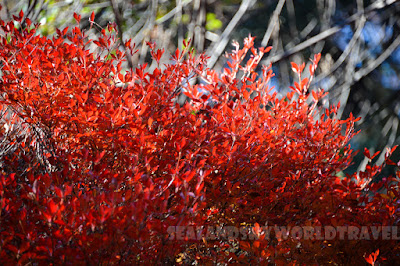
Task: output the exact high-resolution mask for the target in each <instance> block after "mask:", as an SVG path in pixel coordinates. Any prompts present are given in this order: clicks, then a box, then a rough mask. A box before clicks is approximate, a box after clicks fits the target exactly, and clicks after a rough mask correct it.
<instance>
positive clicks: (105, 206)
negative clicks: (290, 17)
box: [0, 12, 400, 264]
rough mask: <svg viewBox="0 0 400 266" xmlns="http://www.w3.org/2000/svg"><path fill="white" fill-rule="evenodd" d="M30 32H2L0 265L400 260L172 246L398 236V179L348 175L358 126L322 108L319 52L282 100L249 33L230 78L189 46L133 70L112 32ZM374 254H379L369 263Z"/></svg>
mask: <svg viewBox="0 0 400 266" xmlns="http://www.w3.org/2000/svg"><path fill="white" fill-rule="evenodd" d="M75 18H76V20H77V21H78V22H79V20H80V16H77V15H76V16H75ZM22 20H23V13H22V12H21V13H20V16H19V17H15V21H12V22H8V23H6V22H4V21H1V22H0V23H1V30H2V31H3V33H2V34H1V37H0V45H1V48H0V61H1V62H0V65H1V79H0V92H1V98H0V103H1V108H2V121H1V129H0V132H1V141H2V143H1V149H2V152H3V154H2V155H1V156H2V157H1V158H2V159H1V165H0V167H1V172H0V261H1V262H2V263H5V264H16V263H18V264H27V263H36V262H38V263H40V264H49V263H53V264H63V263H66V264H76V263H80V264H82V263H87V264H99V263H102V264H103V263H110V264H114V263H122V264H128V263H139V262H146V263H149V262H154V263H156V262H158V263H178V262H190V261H192V262H193V261H195V260H197V261H198V262H201V263H204V262H214V263H215V262H226V261H230V262H242V263H244V262H247V263H251V262H253V263H268V262H269V263H275V264H279V263H286V264H287V263H290V264H296V263H319V264H326V263H328V262H329V263H330V262H336V263H338V264H350V263H356V264H359V263H360V261H364V258H366V260H367V261H368V262H370V263H371V262H372V263H374V262H375V260H378V261H379V260H381V259H382V260H383V259H387V260H388V261H394V260H397V261H398V260H399V257H398V254H400V253H399V250H398V243H397V242H396V241H395V240H367V241H344V240H339V239H334V240H329V241H321V240H298V239H292V238H288V239H285V240H282V239H278V238H276V237H275V238H274V237H272V238H270V239H265V237H263V235H259V237H258V238H257V239H252V240H241V239H235V240H233V241H229V240H226V239H225V240H220V239H216V240H214V241H210V240H207V239H205V238H203V239H202V241H199V240H196V241H194V240H193V241H191V240H187V241H182V240H177V239H172V238H171V237H170V235H169V234H168V228H169V226H177V225H191V226H193V225H194V226H217V225H219V226H223V225H229V226H236V227H239V226H242V225H250V226H254V229H255V230H254V231H255V232H256V231H257V228H259V225H260V224H262V225H264V224H276V225H285V226H296V225H300V226H321V225H322V226H323V225H332V226H338V225H347V226H350V225H353V226H362V225H363V226H370V225H388V226H394V225H397V223H398V217H399V209H398V198H399V189H398V178H399V177H400V174H399V173H398V175H397V178H384V179H383V180H382V181H381V182H378V183H376V182H375V183H372V182H371V180H372V178H373V177H374V176H376V174H378V173H379V172H380V170H381V169H382V167H383V166H373V165H372V164H369V165H368V166H367V169H366V170H365V171H364V172H360V173H355V174H354V175H348V176H345V177H339V176H338V173H339V172H341V171H342V170H343V169H345V168H347V167H348V166H349V165H350V163H351V160H352V157H353V155H354V154H353V153H354V152H353V151H352V149H351V148H350V146H349V144H348V143H349V140H350V139H351V138H352V137H353V136H354V134H355V132H354V130H353V128H354V123H355V122H356V121H357V119H355V118H354V117H352V116H351V117H350V118H348V119H346V120H338V119H336V118H335V113H336V111H337V107H332V108H330V109H328V110H325V109H322V108H321V107H318V102H319V101H320V100H321V99H322V97H324V96H325V93H324V92H323V91H311V94H310V95H309V94H308V92H309V86H310V83H311V79H312V76H313V74H314V71H315V69H316V67H317V63H318V61H319V60H320V55H316V56H315V57H314V58H313V60H312V61H311V63H310V67H309V73H310V78H304V79H303V78H302V76H301V75H302V71H303V69H304V68H305V65H304V64H302V65H300V66H299V65H297V64H295V63H292V68H293V70H294V71H295V72H296V73H297V75H298V78H299V81H298V82H295V86H294V87H292V92H290V93H288V94H287V95H286V96H285V97H283V98H279V97H277V95H276V94H272V93H271V88H269V86H268V82H269V80H270V78H271V77H272V75H273V73H272V71H271V69H270V67H262V69H261V71H260V72H257V70H258V68H257V66H258V63H259V62H260V60H261V58H262V56H263V54H264V53H266V52H268V51H269V48H268V49H263V48H260V49H258V50H257V49H255V48H254V38H253V37H251V36H249V37H248V38H246V39H245V42H244V47H243V48H240V47H239V44H237V43H234V47H235V49H234V50H233V51H232V53H230V54H228V55H227V57H228V65H229V68H226V69H224V71H223V73H221V74H219V73H218V72H216V71H214V70H212V69H208V68H207V65H206V59H207V58H206V56H204V55H200V56H198V57H196V56H195V55H194V54H193V53H192V52H190V51H189V48H188V47H189V45H188V44H185V46H184V47H186V48H184V50H183V51H179V50H176V52H175V53H174V55H173V56H172V57H171V61H172V63H171V64H167V65H164V66H160V65H159V62H160V58H161V55H162V54H163V51H161V50H157V49H156V48H155V44H152V43H149V46H150V48H151V50H152V52H151V55H152V57H153V60H154V62H153V66H155V68H154V70H152V71H151V72H150V71H148V67H147V65H140V66H137V67H136V68H135V69H132V70H130V71H126V72H125V71H124V70H122V67H121V65H122V63H123V61H124V60H125V57H126V54H125V53H124V52H121V51H120V50H119V49H118V39H117V37H116V30H115V28H114V26H113V25H110V26H108V28H107V29H104V30H103V31H102V36H101V37H100V38H99V39H98V40H88V39H87V37H86V35H85V33H84V32H82V31H81V30H80V28H79V27H75V28H74V29H72V31H71V32H70V31H68V29H64V30H58V31H57V36H55V37H53V38H51V39H50V38H47V37H42V36H39V35H37V33H36V31H37V28H38V25H31V23H30V21H29V20H28V19H26V20H24V23H20V24H18V23H17V22H22ZM21 24H23V25H21ZM125 46H126V51H127V52H129V53H131V54H132V53H134V46H132V45H131V44H130V41H127V42H126V43H125ZM93 47H95V48H94V49H93ZM89 48H91V50H90V49H89ZM249 53H250V59H249V60H247V62H246V63H245V64H244V66H243V65H242V62H243V60H244V59H245V57H246V55H247V54H249ZM195 78H201V79H202V80H203V81H204V83H202V84H193V82H192V80H194V79H195ZM180 93H184V94H185V95H186V96H187V97H188V99H189V100H188V101H187V102H186V103H185V104H184V105H183V106H180V105H179V104H177V101H176V98H177V96H178V95H179V94H180ZM391 152H393V150H391V151H388V152H387V154H386V161H385V163H386V164H387V163H389V164H393V162H392V161H390V159H388V158H389V156H390V154H391ZM365 155H366V156H367V157H368V158H370V159H371V160H372V159H373V158H372V157H374V156H376V154H375V155H373V156H370V154H369V152H368V151H365ZM377 249H379V250H380V257H379V258H376V257H377V255H378V254H377V253H373V254H374V255H373V256H374V257H371V256H369V257H367V254H370V253H371V252H373V251H375V250H377ZM378 252H379V251H378ZM375 255H376V256H375Z"/></svg>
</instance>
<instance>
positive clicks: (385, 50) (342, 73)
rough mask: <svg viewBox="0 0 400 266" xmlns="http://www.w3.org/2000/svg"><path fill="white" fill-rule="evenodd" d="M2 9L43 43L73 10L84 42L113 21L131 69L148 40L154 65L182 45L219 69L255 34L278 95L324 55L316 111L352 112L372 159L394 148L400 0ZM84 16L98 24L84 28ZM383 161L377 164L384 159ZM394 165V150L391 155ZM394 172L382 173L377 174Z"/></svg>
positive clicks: (145, 56) (52, 4) (399, 136)
mask: <svg viewBox="0 0 400 266" xmlns="http://www.w3.org/2000/svg"><path fill="white" fill-rule="evenodd" d="M0 4H1V5H2V6H3V9H2V10H1V13H0V16H1V18H2V19H3V20H10V19H12V15H16V14H17V13H18V12H19V11H20V10H21V9H22V10H23V11H24V13H25V15H26V16H28V17H29V18H30V19H31V20H32V21H34V22H39V23H41V25H42V26H41V27H40V33H41V34H43V35H49V36H51V35H53V34H55V29H56V28H64V27H67V26H74V25H76V22H75V20H74V18H73V13H74V12H76V13H79V14H81V15H82V20H81V27H83V28H84V29H86V30H87V31H88V34H89V37H90V38H96V35H98V34H99V33H100V31H101V28H104V27H105V26H106V25H107V24H108V23H110V22H115V23H116V24H117V27H118V30H119V34H120V35H119V36H120V38H122V39H123V40H124V41H125V40H127V39H129V38H132V41H133V42H134V43H136V45H137V48H138V50H139V52H138V53H137V54H135V55H134V57H132V58H129V59H130V60H129V61H130V62H129V63H130V65H132V66H135V65H137V64H140V63H143V62H146V61H148V60H149V50H148V47H147V46H146V45H143V44H145V43H146V42H147V41H152V42H156V43H157V46H158V47H159V48H164V49H165V50H166V52H165V54H164V57H163V59H162V60H164V62H166V61H167V60H168V59H169V57H168V56H169V54H171V53H172V52H174V50H175V49H176V48H177V47H180V46H181V45H182V42H183V40H184V39H189V38H190V39H191V40H192V46H193V48H194V49H195V50H196V52H197V53H201V52H206V53H207V54H208V55H209V56H210V57H211V58H210V61H209V62H210V66H211V67H215V68H217V69H221V68H223V67H227V66H226V62H225V58H224V56H223V54H224V52H225V51H227V50H230V49H231V48H232V46H231V41H232V40H238V41H239V42H241V40H243V39H244V37H247V36H248V35H249V34H251V35H253V36H257V45H258V46H267V45H268V46H269V45H272V46H273V50H272V51H271V52H270V54H269V55H267V56H265V58H264V59H263V64H269V63H272V64H273V70H274V72H275V77H274V79H273V80H272V82H271V83H272V84H271V85H272V86H274V87H275V89H274V90H275V91H277V92H278V93H281V94H284V93H285V92H286V91H287V90H288V87H289V85H290V84H291V83H292V82H293V81H294V79H295V76H294V73H292V71H291V69H290V67H289V66H290V62H291V61H293V62H296V63H300V62H307V61H308V58H310V57H311V56H312V55H313V54H315V53H322V59H321V63H320V66H319V69H318V70H317V76H316V78H315V79H314V85H313V86H312V87H313V89H317V88H323V89H325V90H327V91H329V92H330V94H329V97H328V98H327V99H326V100H325V101H324V102H323V103H321V105H323V106H324V107H328V106H330V105H333V104H337V103H338V102H339V101H340V103H341V107H340V109H339V117H341V118H346V117H347V116H348V115H349V114H350V113H353V114H354V115H355V116H360V117H362V119H361V121H359V123H358V124H357V128H356V129H357V130H361V133H360V134H359V135H358V136H357V137H356V138H355V139H353V141H352V142H351V145H352V146H353V148H355V149H361V150H363V149H364V147H367V148H369V149H370V150H371V152H375V151H377V150H383V151H384V149H385V147H391V146H394V145H396V144H399V143H400V133H399V131H400V130H399V116H400V48H399V46H400V34H399V33H400V1H398V0H375V1H374V0H373V1H367V0H279V1H277V0H258V1H256V0H243V1H239V0H223V1H217V0H176V1H169V0H1V1H0ZM92 11H94V12H95V23H96V26H95V27H93V28H92V29H90V23H89V17H90V14H91V12H92ZM121 49H123V48H121ZM126 67H128V65H126ZM149 67H150V68H152V67H154V66H149ZM306 69H307V68H306ZM194 82H196V81H194ZM197 82H201V81H197ZM384 153H385V152H383V153H382V154H381V156H378V158H377V159H376V163H381V162H382V161H383V156H384ZM399 159H400V149H399V150H397V151H396V152H395V154H394V156H393V160H395V161H397V160H399ZM366 163H367V161H366V160H365V159H364V156H363V155H362V152H360V153H359V154H358V156H356V158H355V163H354V165H353V166H352V167H350V168H349V169H348V170H347V171H349V172H352V171H355V170H363V169H364V167H365V165H366ZM394 170H395V169H394V167H392V168H388V169H387V172H386V173H384V174H389V173H393V171H394Z"/></svg>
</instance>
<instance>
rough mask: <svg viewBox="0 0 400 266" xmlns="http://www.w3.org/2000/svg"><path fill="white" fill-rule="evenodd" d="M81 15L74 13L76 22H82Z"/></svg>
mask: <svg viewBox="0 0 400 266" xmlns="http://www.w3.org/2000/svg"><path fill="white" fill-rule="evenodd" d="M81 17H82V16H81V15H78V14H76V13H74V18H75V20H76V22H78V24H79V23H80V22H81Z"/></svg>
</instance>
